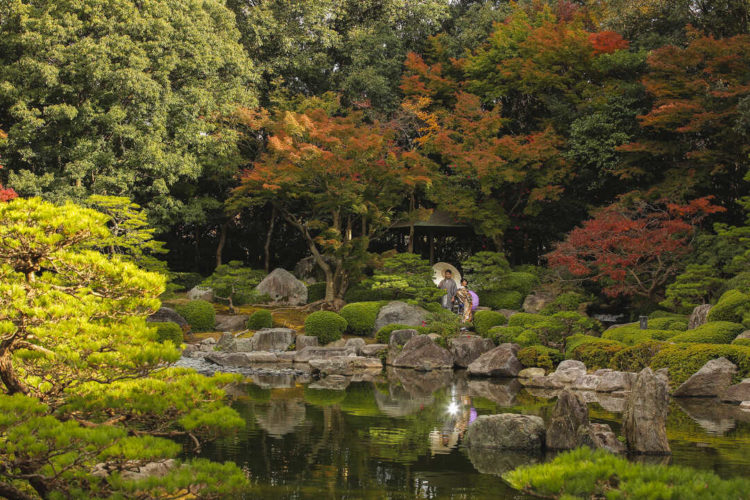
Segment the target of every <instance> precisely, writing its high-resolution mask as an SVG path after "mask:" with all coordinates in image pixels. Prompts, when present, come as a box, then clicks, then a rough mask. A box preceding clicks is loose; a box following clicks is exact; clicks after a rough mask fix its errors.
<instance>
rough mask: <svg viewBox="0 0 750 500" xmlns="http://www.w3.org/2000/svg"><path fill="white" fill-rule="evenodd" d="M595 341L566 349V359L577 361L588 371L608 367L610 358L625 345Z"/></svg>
mask: <svg viewBox="0 0 750 500" xmlns="http://www.w3.org/2000/svg"><path fill="white" fill-rule="evenodd" d="M591 338H592V339H596V341H595V342H582V343H579V344H578V345H577V346H576V347H575V348H573V349H572V350H570V349H566V358H568V359H577V360H578V361H582V362H583V364H585V365H586V367H587V368H588V369H590V370H596V369H599V368H607V367H609V364H610V361H611V360H612V357H613V356H614V355H616V354H617V353H618V352H620V351H621V350H623V349H624V348H625V344H623V343H622V342H618V341H616V340H607V339H601V338H598V337H591Z"/></svg>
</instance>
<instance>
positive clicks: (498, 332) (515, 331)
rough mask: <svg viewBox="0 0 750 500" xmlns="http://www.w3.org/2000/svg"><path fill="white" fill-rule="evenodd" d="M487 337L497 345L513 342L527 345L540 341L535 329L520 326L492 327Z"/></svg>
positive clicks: (523, 345)
mask: <svg viewBox="0 0 750 500" xmlns="http://www.w3.org/2000/svg"><path fill="white" fill-rule="evenodd" d="M486 337H487V338H490V339H492V341H493V342H495V344H497V345H500V344H505V343H511V344H518V345H520V346H521V347H527V346H532V345H534V344H539V343H540V340H539V335H538V334H537V333H536V332H535V331H534V330H530V329H527V328H523V327H520V326H496V327H494V328H490V331H489V332H488V333H487V335H486Z"/></svg>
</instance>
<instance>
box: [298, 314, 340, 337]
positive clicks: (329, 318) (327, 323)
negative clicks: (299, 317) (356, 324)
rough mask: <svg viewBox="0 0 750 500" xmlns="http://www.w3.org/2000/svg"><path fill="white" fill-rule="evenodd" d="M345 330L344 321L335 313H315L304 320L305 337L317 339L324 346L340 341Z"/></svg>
mask: <svg viewBox="0 0 750 500" xmlns="http://www.w3.org/2000/svg"><path fill="white" fill-rule="evenodd" d="M344 330H346V320H345V319H344V318H343V317H341V316H340V315H338V314H336V313H335V312H331V311H316V312H314V313H312V314H310V315H309V316H308V317H307V318H306V319H305V335H312V336H313V337H318V342H319V343H320V344H321V345H325V344H327V343H329V342H333V341H335V340H338V339H340V338H341V337H342V336H343V334H344Z"/></svg>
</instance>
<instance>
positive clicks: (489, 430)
mask: <svg viewBox="0 0 750 500" xmlns="http://www.w3.org/2000/svg"><path fill="white" fill-rule="evenodd" d="M545 435H546V431H545V428H544V420H542V418H541V417H537V416H536V415H518V414H515V413H501V414H498V415H482V416H481V417H478V418H477V419H476V420H475V421H474V422H473V423H472V424H471V425H469V428H468V429H467V431H466V435H465V436H464V444H466V446H467V447H469V448H492V449H503V450H523V451H531V452H541V451H542V449H543V448H544V445H545Z"/></svg>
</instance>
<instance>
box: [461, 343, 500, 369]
mask: <svg viewBox="0 0 750 500" xmlns="http://www.w3.org/2000/svg"><path fill="white" fill-rule="evenodd" d="M494 347H495V344H494V342H492V340H490V339H485V338H482V337H480V336H479V335H459V336H458V337H455V338H453V339H452V340H451V344H450V352H451V354H453V362H454V363H455V365H456V366H458V367H461V368H466V367H468V366H469V365H470V364H471V363H472V362H473V361H474V360H476V359H477V358H478V357H479V356H481V355H482V354H484V353H485V352H487V351H489V350H492V349H493V348H494Z"/></svg>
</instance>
